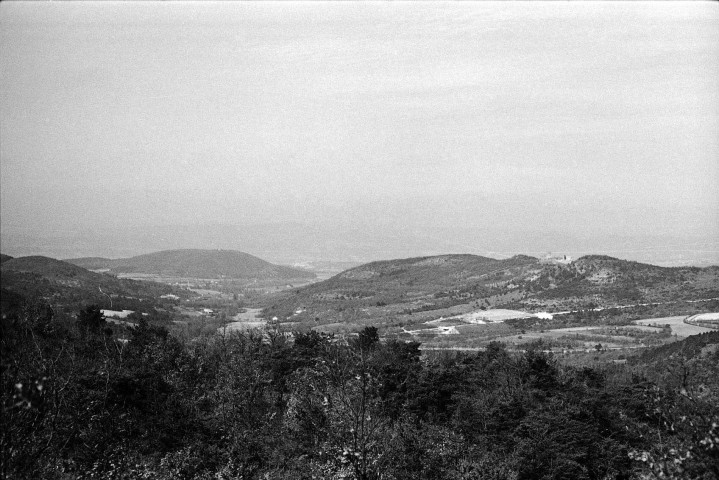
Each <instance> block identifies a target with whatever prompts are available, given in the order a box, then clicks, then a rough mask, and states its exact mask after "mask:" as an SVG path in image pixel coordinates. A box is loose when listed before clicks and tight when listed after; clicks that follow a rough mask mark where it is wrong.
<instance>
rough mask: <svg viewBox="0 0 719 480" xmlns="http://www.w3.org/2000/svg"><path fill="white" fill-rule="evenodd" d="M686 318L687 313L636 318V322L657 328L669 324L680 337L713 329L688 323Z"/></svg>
mask: <svg viewBox="0 0 719 480" xmlns="http://www.w3.org/2000/svg"><path fill="white" fill-rule="evenodd" d="M685 318H687V317H686V316H685V315H681V316H677V317H662V318H647V319H644V320H635V321H634V323H635V324H636V325H647V326H650V327H657V328H662V327H664V325H669V326H670V327H671V329H672V333H673V334H675V335H676V336H677V337H680V338H684V337H688V336H690V335H698V334H700V333H706V332H711V331H712V329H711V328H706V327H699V326H697V325H690V324H688V323H685V322H684V319H685Z"/></svg>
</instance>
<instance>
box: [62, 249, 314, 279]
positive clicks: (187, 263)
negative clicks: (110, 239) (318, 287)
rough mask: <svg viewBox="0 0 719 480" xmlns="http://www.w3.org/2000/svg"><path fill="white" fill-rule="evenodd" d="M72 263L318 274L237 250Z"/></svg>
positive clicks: (233, 274)
mask: <svg viewBox="0 0 719 480" xmlns="http://www.w3.org/2000/svg"><path fill="white" fill-rule="evenodd" d="M66 261H67V262H69V263H72V264H75V265H79V266H81V267H84V268H89V269H107V270H109V271H110V272H111V273H115V274H119V273H128V274H132V273H142V274H152V275H161V276H171V277H190V278H238V279H258V280H276V279H312V278H315V274H314V273H312V272H309V271H307V270H302V269H298V268H291V267H285V266H281V265H274V264H272V263H269V262H267V261H265V260H262V259H260V258H257V257H255V256H253V255H250V254H248V253H243V252H238V251H236V250H198V249H185V250H164V251H161V252H154V253H148V254H145V255H138V256H136V257H131V258H121V259H116V260H111V259H106V258H97V257H90V258H75V259H69V260H66Z"/></svg>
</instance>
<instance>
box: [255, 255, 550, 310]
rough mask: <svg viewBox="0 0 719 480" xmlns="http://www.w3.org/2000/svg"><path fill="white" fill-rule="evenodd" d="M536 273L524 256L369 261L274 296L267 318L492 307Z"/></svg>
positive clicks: (536, 264)
mask: <svg viewBox="0 0 719 480" xmlns="http://www.w3.org/2000/svg"><path fill="white" fill-rule="evenodd" d="M536 268H539V262H538V260H537V259H536V258H534V257H528V256H524V255H520V256H516V257H512V258H509V259H505V260H497V259H493V258H488V257H481V256H477V255H439V256H432V257H417V258H407V259H401V260H386V261H379V262H372V263H368V264H365V265H361V266H359V267H355V268H351V269H349V270H346V271H344V272H342V273H340V274H338V275H335V276H334V277H332V278H330V279H328V280H325V281H323V282H318V283H315V284H312V285H308V286H306V287H304V288H301V289H298V290H295V291H294V292H293V293H292V294H290V295H284V296H281V297H278V298H277V299H276V301H275V302H273V303H274V305H273V306H272V307H270V308H269V309H268V310H267V312H266V314H267V315H272V316H278V318H281V317H282V316H286V315H293V316H296V314H295V313H294V312H296V311H297V310H302V312H303V313H305V316H308V315H309V316H310V317H312V318H314V317H317V318H320V319H324V318H332V317H333V316H336V315H337V313H338V312H350V311H361V313H362V314H361V316H363V317H366V316H374V315H379V316H387V315H396V314H400V313H404V314H406V313H412V312H416V311H427V310H437V309H443V308H449V307H452V306H454V305H457V304H464V303H473V302H476V301H477V300H478V299H482V300H483V301H487V302H489V303H496V302H498V301H500V300H499V298H498V297H497V298H495V297H496V296H497V295H500V296H501V295H502V294H503V293H504V289H503V286H504V285H506V284H507V283H508V282H509V281H510V280H511V279H512V278H516V277H519V276H521V275H523V274H524V273H525V272H526V271H528V270H532V269H536ZM503 301H504V300H503ZM473 304H474V305H475V306H477V307H479V304H478V303H473ZM300 318H302V317H300Z"/></svg>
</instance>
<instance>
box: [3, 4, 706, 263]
mask: <svg viewBox="0 0 719 480" xmlns="http://www.w3.org/2000/svg"><path fill="white" fill-rule="evenodd" d="M718 27H719V6H718V4H717V3H716V2H679V3H674V2H651V3H650V2H622V3H615V2H596V3H595V2H529V3H526V2H498V3H494V2H468V3H450V2H445V3H434V2H417V3H404V2H337V3H325V2H277V3H275V2H221V3H214V2H197V3H194V2H162V3H155V2H96V3H95V2H58V3H53V2H49V3H46V2H2V3H1V4H0V85H2V90H1V91H0V196H1V198H0V200H1V201H0V222H1V227H2V234H3V236H4V239H3V243H4V245H3V247H7V246H8V242H10V240H8V238H10V237H9V236H11V235H13V234H26V233H31V234H35V235H39V234H42V233H48V232H50V233H54V232H62V231H66V230H73V231H77V230H87V231H91V230H94V229H112V228H115V229H118V228H126V229H142V228H146V227H152V226H158V225H204V224H223V225H245V224H247V225H249V224H265V223H282V222H299V223H303V224H322V225H325V226H329V227H328V228H331V227H332V226H333V225H337V226H338V228H339V226H347V225H355V226H363V225H364V226H366V227H367V228H372V229H379V230H382V229H386V230H387V231H396V232H405V233H398V235H402V234H406V235H408V233H406V232H417V231H424V230H426V231H429V230H432V231H434V232H436V231H443V230H446V231H447V232H448V235H451V234H452V231H453V229H462V231H464V232H465V233H464V234H463V235H464V236H463V237H462V238H463V242H464V244H467V242H470V243H471V238H472V235H473V234H472V232H482V234H483V235H485V237H486V236H487V235H489V236H490V237H491V236H492V235H494V236H495V237H499V236H504V237H507V236H511V237H513V241H514V243H513V245H515V246H513V248H516V249H524V250H527V251H529V250H532V245H531V244H529V243H527V244H526V246H524V245H523V244H522V243H521V241H520V242H518V241H517V239H520V240H521V238H523V236H525V237H526V238H528V239H530V238H533V237H532V235H534V234H536V233H537V232H552V233H553V234H557V235H560V236H561V235H567V236H575V237H576V236H579V237H582V238H599V239H601V238H603V237H604V236H606V237H609V236H617V235H622V236H624V237H627V238H637V239H639V238H648V237H652V238H664V237H666V236H667V235H673V236H674V237H676V238H678V241H679V242H680V243H681V242H683V241H684V240H683V239H686V243H688V242H689V241H690V240H691V241H692V242H696V241H697V239H701V238H704V239H706V241H707V242H709V244H706V243H704V244H702V246H701V248H702V249H703V251H705V252H707V254H709V255H714V257H716V258H719V243H717V241H716V239H717V238H719V28H718ZM466 232H469V233H466ZM637 241H639V240H637ZM528 242H529V240H528ZM712 242H713V243H712ZM559 243H560V244H561V243H562V242H559ZM596 245H597V246H598V247H599V246H601V245H603V244H601V242H599V243H597V244H596ZM10 247H13V245H10ZM240 247H241V246H240ZM470 248H471V246H470ZM492 248H501V245H500V246H496V245H494V246H493V247H492ZM3 249H4V250H7V248H3ZM409 253H412V252H408V254H409ZM597 253H601V252H597Z"/></svg>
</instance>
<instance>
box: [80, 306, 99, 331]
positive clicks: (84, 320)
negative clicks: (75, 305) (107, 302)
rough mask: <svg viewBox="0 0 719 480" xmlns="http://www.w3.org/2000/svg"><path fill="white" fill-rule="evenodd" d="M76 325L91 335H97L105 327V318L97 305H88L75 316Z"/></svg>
mask: <svg viewBox="0 0 719 480" xmlns="http://www.w3.org/2000/svg"><path fill="white" fill-rule="evenodd" d="M77 323H78V325H80V326H81V327H82V328H85V329H87V330H89V331H90V332H92V333H98V332H99V331H100V328H102V327H103V326H105V324H106V322H105V316H104V315H103V314H102V310H100V307H99V306H97V305H88V306H87V307H85V308H84V309H82V310H80V313H78V314H77Z"/></svg>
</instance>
